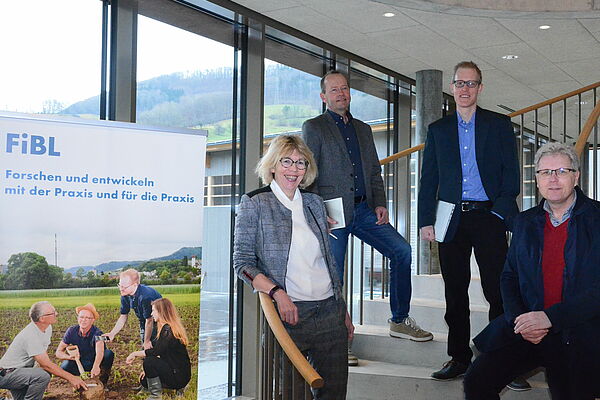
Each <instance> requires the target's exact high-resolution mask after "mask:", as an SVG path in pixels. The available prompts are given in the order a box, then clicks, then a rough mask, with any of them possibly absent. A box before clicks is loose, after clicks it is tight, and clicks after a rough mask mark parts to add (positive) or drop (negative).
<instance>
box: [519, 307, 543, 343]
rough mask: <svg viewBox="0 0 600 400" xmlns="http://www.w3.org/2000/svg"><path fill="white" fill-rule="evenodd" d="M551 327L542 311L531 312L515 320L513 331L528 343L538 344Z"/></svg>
mask: <svg viewBox="0 0 600 400" xmlns="http://www.w3.org/2000/svg"><path fill="white" fill-rule="evenodd" d="M551 327H552V322H550V319H549V318H548V316H547V315H546V313H545V312H544V311H531V312H528V313H525V314H521V315H519V316H518V317H517V318H515V328H514V331H515V333H516V334H517V335H519V334H520V335H521V336H522V337H523V339H525V340H527V341H528V342H530V343H533V344H538V343H540V342H541V341H542V339H543V338H544V337H545V336H546V335H547V334H548V331H549V330H550V328H551Z"/></svg>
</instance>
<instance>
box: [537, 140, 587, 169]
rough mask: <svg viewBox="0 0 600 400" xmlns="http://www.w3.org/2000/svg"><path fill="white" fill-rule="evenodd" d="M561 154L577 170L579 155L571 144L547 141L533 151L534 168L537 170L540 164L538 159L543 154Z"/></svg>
mask: <svg viewBox="0 0 600 400" xmlns="http://www.w3.org/2000/svg"><path fill="white" fill-rule="evenodd" d="M554 155H563V156H566V157H568V158H569V160H571V168H573V169H575V170H577V171H579V168H580V163H579V156H578V155H577V153H576V152H575V149H574V148H573V146H571V145H568V144H565V143H560V142H548V143H546V144H544V145H543V146H542V147H540V148H539V149H538V151H537V152H536V153H535V159H534V161H535V169H536V170H537V169H538V167H539V165H540V160H541V159H542V157H544V156H554Z"/></svg>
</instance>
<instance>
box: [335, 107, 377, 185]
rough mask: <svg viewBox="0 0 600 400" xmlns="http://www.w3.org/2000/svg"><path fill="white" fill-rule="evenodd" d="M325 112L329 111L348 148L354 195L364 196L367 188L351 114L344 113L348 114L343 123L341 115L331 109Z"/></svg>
mask: <svg viewBox="0 0 600 400" xmlns="http://www.w3.org/2000/svg"><path fill="white" fill-rule="evenodd" d="M327 112H329V115H331V117H332V118H333V120H334V121H335V124H336V125H337V127H338V131H339V132H340V135H342V139H343V140H344V143H345V144H346V150H348V156H350V161H351V162H352V168H353V169H354V171H353V173H352V175H353V176H354V196H365V195H366V194H367V190H366V188H365V177H364V175H363V168H362V161H361V159H360V145H359V143H358V138H357V137H356V130H355V129H354V125H353V124H352V115H351V114H350V111H348V112H347V113H346V114H347V115H348V123H347V124H345V123H344V119H343V118H342V116H341V115H339V114H336V113H334V112H333V111H331V110H327Z"/></svg>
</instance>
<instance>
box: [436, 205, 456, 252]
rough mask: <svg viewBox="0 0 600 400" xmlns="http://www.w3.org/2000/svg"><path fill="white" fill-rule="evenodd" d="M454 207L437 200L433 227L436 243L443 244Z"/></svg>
mask: <svg viewBox="0 0 600 400" xmlns="http://www.w3.org/2000/svg"><path fill="white" fill-rule="evenodd" d="M454 207H455V204H454V203H448V202H446V201H443V200H438V203H437V211H436V213H435V225H434V227H433V229H434V231H435V240H436V241H438V242H443V241H444V238H445V237H446V231H447V230H448V225H450V220H451V219H452V213H453V212H454Z"/></svg>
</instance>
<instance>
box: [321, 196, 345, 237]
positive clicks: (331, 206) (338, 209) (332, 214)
mask: <svg viewBox="0 0 600 400" xmlns="http://www.w3.org/2000/svg"><path fill="white" fill-rule="evenodd" d="M325 208H327V216H328V217H329V218H332V219H334V220H336V221H337V224H336V225H333V226H331V229H332V230H333V229H340V228H345V227H346V219H345V218H344V202H343V201H342V198H341V197H336V198H335V199H329V200H325Z"/></svg>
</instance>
